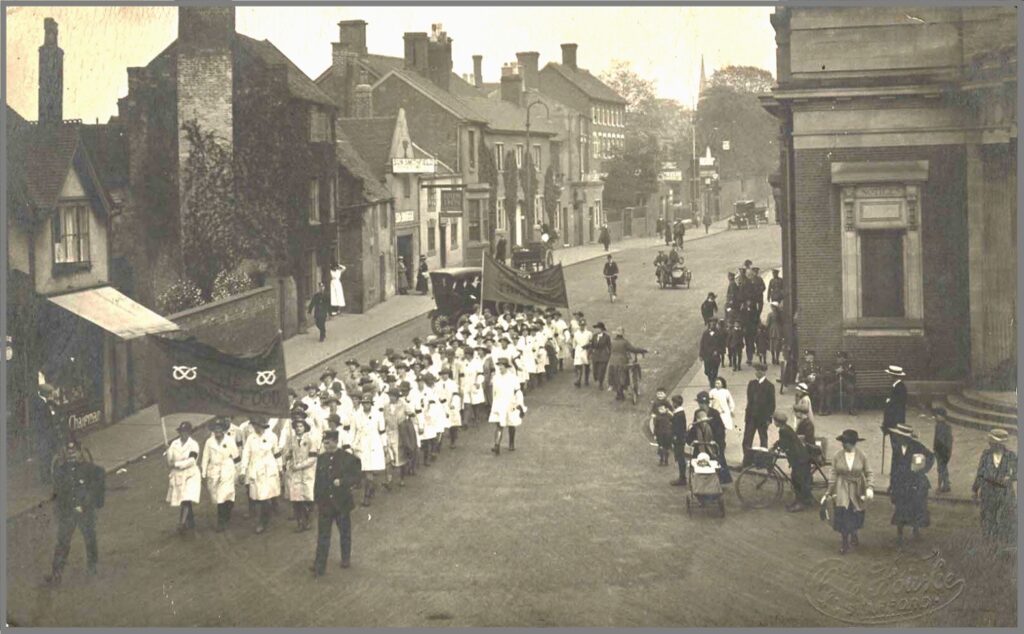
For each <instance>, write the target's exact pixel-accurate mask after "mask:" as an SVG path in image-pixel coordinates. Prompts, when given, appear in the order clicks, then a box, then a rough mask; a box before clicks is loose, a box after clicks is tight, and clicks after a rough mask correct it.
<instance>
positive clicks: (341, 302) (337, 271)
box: [331, 262, 347, 315]
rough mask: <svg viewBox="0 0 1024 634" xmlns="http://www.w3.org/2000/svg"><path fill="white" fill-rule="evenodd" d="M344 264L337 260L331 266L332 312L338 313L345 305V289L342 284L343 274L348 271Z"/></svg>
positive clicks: (333, 313)
mask: <svg viewBox="0 0 1024 634" xmlns="http://www.w3.org/2000/svg"><path fill="white" fill-rule="evenodd" d="M346 270H347V269H346V267H345V266H344V265H343V264H338V263H337V262H335V263H334V265H333V266H332V267H331V314H332V315H337V314H338V313H340V312H341V309H342V308H344V307H345V289H344V287H342V285H341V276H342V274H343V273H344V272H345V271H346Z"/></svg>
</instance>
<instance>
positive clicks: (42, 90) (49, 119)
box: [39, 18, 64, 124]
mask: <svg viewBox="0 0 1024 634" xmlns="http://www.w3.org/2000/svg"><path fill="white" fill-rule="evenodd" d="M63 118H64V51H63V50H61V48H60V46H58V45H57V21H56V20H54V19H53V18H46V19H45V20H43V45H42V46H40V47H39V123H41V124H42V123H60V122H61V121H62V120H63Z"/></svg>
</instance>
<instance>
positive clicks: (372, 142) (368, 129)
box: [338, 117, 398, 181]
mask: <svg viewBox="0 0 1024 634" xmlns="http://www.w3.org/2000/svg"><path fill="white" fill-rule="evenodd" d="M338 123H339V124H340V127H341V129H342V131H343V132H344V134H345V136H346V137H348V139H349V141H351V143H352V147H353V148H354V149H355V151H356V152H358V153H359V156H361V157H362V159H363V161H365V162H366V164H367V165H368V166H369V168H370V171H372V172H373V173H374V175H375V176H376V177H377V179H378V180H380V181H383V180H384V176H385V174H386V173H387V172H386V171H385V168H386V167H387V164H388V162H389V161H390V159H391V142H392V140H393V139H394V136H395V126H396V125H397V123H398V117H372V118H368V119H339V120H338Z"/></svg>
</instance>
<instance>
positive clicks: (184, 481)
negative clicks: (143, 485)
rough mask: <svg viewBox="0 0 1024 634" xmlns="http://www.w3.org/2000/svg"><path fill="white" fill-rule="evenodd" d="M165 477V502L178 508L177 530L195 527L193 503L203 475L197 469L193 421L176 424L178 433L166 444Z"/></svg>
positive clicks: (182, 531)
mask: <svg viewBox="0 0 1024 634" xmlns="http://www.w3.org/2000/svg"><path fill="white" fill-rule="evenodd" d="M167 466H168V467H170V468H171V473H170V475H169V477H168V480H169V483H168V487H167V503H168V504H170V505H171V506H173V507H176V508H178V509H179V511H178V533H180V534H184V533H185V531H186V530H192V531H194V530H195V528H196V517H195V511H194V510H193V508H192V505H193V504H199V496H200V495H201V494H202V491H203V476H202V474H201V473H200V471H199V443H198V442H196V439H195V438H193V437H192V423H190V422H188V421H184V422H182V423H181V424H180V425H178V437H177V438H175V439H174V440H173V441H171V444H170V446H169V447H168V448H167Z"/></svg>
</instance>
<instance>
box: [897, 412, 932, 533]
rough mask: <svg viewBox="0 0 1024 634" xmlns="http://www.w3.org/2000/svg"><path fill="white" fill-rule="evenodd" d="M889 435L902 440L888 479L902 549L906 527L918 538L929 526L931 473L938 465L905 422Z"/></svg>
mask: <svg viewBox="0 0 1024 634" xmlns="http://www.w3.org/2000/svg"><path fill="white" fill-rule="evenodd" d="M890 433H892V434H895V435H897V436H900V437H901V441H900V443H899V445H898V448H897V449H896V451H895V456H894V457H895V458H896V460H895V461H894V462H893V470H892V474H891V475H890V476H889V500H890V501H891V502H892V505H893V514H892V520H891V523H892V525H893V526H895V527H896V540H897V544H898V545H901V546H902V545H903V528H904V527H905V526H910V527H911V529H912V530H913V536H914V539H917V538H918V537H920V533H919V529H922V528H925V527H927V526H928V525H929V523H930V518H929V515H928V489H930V488H931V483H930V482H929V481H928V471H930V470H931V468H932V466H933V465H934V464H935V455H934V454H932V452H931V451H929V450H928V449H927V448H925V446H924V445H922V444H921V443H920V442H918V441H917V439H916V438H915V437H914V430H913V428H912V427H911V426H910V425H908V424H906V423H900V424H899V425H896V426H895V427H893V428H892V429H891V430H890Z"/></svg>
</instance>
